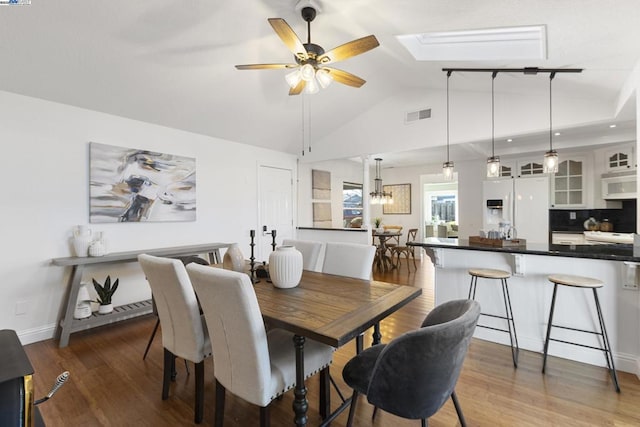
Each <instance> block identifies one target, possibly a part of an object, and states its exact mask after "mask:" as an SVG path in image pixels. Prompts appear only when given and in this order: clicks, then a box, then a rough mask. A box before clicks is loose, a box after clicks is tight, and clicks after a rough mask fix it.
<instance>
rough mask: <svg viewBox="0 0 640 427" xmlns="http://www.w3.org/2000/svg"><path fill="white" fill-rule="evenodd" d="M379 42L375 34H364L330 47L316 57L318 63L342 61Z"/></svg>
mask: <svg viewBox="0 0 640 427" xmlns="http://www.w3.org/2000/svg"><path fill="white" fill-rule="evenodd" d="M379 45H380V43H378V39H376V36H373V35H371V36H366V37H362V38H361V39H357V40H352V41H350V42H349V43H345V44H343V45H340V46H338V47H336V48H333V49H331V50H330V51H329V52H326V53H325V54H324V55H320V57H319V58H318V63H319V64H328V63H330V62H337V61H343V60H345V59H347V58H351V57H352V56H356V55H360V54H361V53H365V52H367V51H369V50H371V49H373V48H375V47H378V46H379Z"/></svg>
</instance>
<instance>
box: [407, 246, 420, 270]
mask: <svg viewBox="0 0 640 427" xmlns="http://www.w3.org/2000/svg"><path fill="white" fill-rule="evenodd" d="M411 258H413V268H415V269H416V271H418V266H417V265H416V253H415V250H413V251H411ZM408 263H409V259H407V264H408Z"/></svg>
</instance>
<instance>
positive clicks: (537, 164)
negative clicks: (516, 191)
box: [518, 158, 544, 177]
mask: <svg viewBox="0 0 640 427" xmlns="http://www.w3.org/2000/svg"><path fill="white" fill-rule="evenodd" d="M541 159H542V158H540V159H536V160H530V159H527V160H519V161H518V176H522V177H527V176H532V175H542V174H544V167H543V165H542V162H541V161H540V160H541Z"/></svg>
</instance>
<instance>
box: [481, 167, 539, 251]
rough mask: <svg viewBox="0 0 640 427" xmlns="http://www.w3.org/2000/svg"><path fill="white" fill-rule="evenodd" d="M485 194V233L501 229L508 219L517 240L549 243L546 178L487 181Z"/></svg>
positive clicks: (483, 188)
mask: <svg viewBox="0 0 640 427" xmlns="http://www.w3.org/2000/svg"><path fill="white" fill-rule="evenodd" d="M482 195H483V209H482V211H483V230H484V231H485V232H488V231H490V230H498V229H499V223H500V222H502V221H505V220H506V221H509V222H511V226H512V227H515V229H516V232H517V237H518V238H521V239H526V240H527V242H528V243H548V242H549V177H548V176H547V175H544V176H535V177H527V178H504V179H496V180H490V181H484V183H483V187H482ZM500 202H501V203H500Z"/></svg>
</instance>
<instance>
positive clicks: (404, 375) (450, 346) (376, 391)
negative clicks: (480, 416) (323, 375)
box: [342, 300, 480, 427]
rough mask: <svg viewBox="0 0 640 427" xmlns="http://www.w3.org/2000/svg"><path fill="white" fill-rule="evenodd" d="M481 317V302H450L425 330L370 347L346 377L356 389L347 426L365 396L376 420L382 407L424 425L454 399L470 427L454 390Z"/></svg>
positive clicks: (427, 320)
mask: <svg viewBox="0 0 640 427" xmlns="http://www.w3.org/2000/svg"><path fill="white" fill-rule="evenodd" d="M479 316H480V304H478V303H477V302H476V301H473V300H454V301H449V302H446V303H444V304H441V305H439V306H437V307H435V308H434V309H433V310H432V311H431V312H430V313H429V314H428V315H427V317H426V318H425V320H424V322H423V323H422V327H421V328H420V329H418V330H415V331H411V332H407V333H405V334H403V335H400V336H399V337H397V338H395V339H394V340H392V341H391V342H390V343H389V344H386V345H385V344H379V345H375V346H372V347H369V348H368V349H366V350H364V351H363V352H361V353H360V354H357V355H356V356H355V357H354V358H352V359H351V360H350V361H349V362H347V364H346V365H345V366H344V369H343V370H342V377H343V379H344V381H345V382H346V383H347V384H348V385H349V386H350V387H351V388H353V396H352V399H351V408H350V410H349V418H348V420H347V426H352V425H353V419H354V415H355V410H356V405H357V401H358V396H359V395H360V394H364V395H366V396H367V400H368V401H369V403H371V404H373V405H375V409H374V412H373V416H374V417H375V414H376V411H377V409H378V408H380V409H382V410H384V411H387V412H389V413H391V414H394V415H397V416H400V417H403V418H408V419H420V420H421V421H422V426H423V427H426V425H427V418H429V417H431V416H432V415H433V414H435V413H436V412H437V411H438V410H439V409H440V408H441V407H442V405H444V403H445V402H446V400H447V399H448V398H449V397H451V400H452V401H453V404H454V406H455V409H456V412H457V414H458V418H459V420H460V423H461V425H462V426H465V425H466V422H465V419H464V415H463V413H462V408H461V407H460V404H459V402H458V398H457V396H456V392H455V386H456V383H457V381H458V377H459V375H460V370H461V369H462V364H463V362H464V359H465V356H466V354H467V349H468V347H469V342H470V341H471V336H472V335H473V332H474V330H475V328H476V324H477V323H478V317H479Z"/></svg>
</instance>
